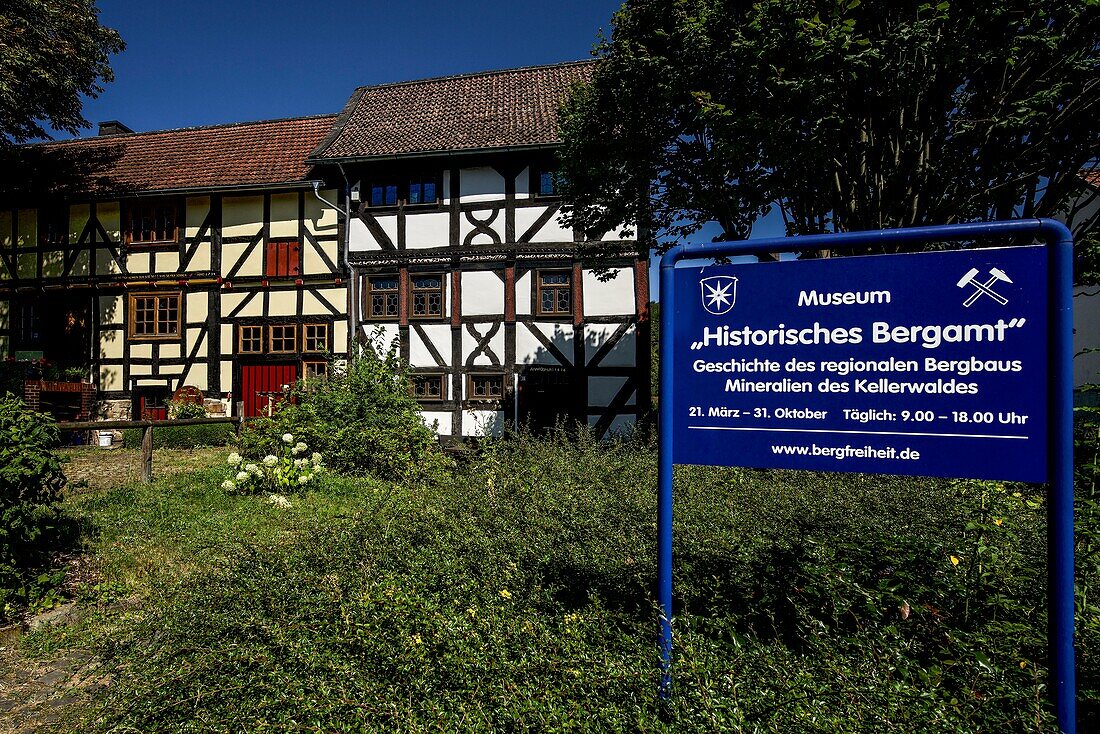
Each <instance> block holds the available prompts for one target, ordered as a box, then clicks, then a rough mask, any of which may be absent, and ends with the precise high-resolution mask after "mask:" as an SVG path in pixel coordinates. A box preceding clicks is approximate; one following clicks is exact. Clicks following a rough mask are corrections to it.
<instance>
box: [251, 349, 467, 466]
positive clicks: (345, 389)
mask: <svg viewBox="0 0 1100 734" xmlns="http://www.w3.org/2000/svg"><path fill="white" fill-rule="evenodd" d="M330 373H331V376H330V377H328V378H327V379H325V380H311V381H308V382H304V383H300V384H299V385H298V386H297V387H296V388H295V389H294V390H293V392H292V393H291V395H290V399H289V400H287V401H284V402H283V403H282V404H281V405H280V406H279V408H278V410H276V411H275V414H274V415H273V416H272V417H270V418H261V419H258V420H255V421H249V422H248V423H246V424H245V425H244V426H243V427H242V429H241V438H240V449H241V453H242V454H244V455H245V456H247V457H249V458H252V459H261V458H263V457H264V456H266V455H267V454H271V453H274V452H276V451H277V450H279V447H280V445H281V442H282V436H283V434H286V433H290V434H293V435H294V436H297V437H298V438H299V439H300V440H302V441H305V442H306V443H307V444H309V445H310V446H311V447H313V448H314V449H316V450H317V451H320V452H321V453H322V454H323V455H324V457H325V462H326V463H327V465H328V466H329V467H331V468H332V469H333V470H335V471H339V472H343V473H346V474H371V475H373V476H375V477H379V478H383V479H393V480H412V479H422V478H426V477H437V476H439V475H440V474H441V472H442V471H443V470H444V469H446V467H448V466H449V464H450V462H449V461H448V460H447V459H446V457H444V456H443V454H442V452H441V451H440V450H439V445H438V442H437V440H436V437H435V433H434V432H433V431H432V430H431V429H429V428H428V427H427V426H425V425H424V422H423V420H422V419H421V417H420V414H419V412H418V411H419V405H418V404H417V402H416V401H415V400H413V398H412V397H410V396H409V383H408V378H407V376H406V369H405V366H404V365H403V364H402V363H401V360H400V359H399V358H398V356H397V354H396V349H395V346H391V347H390V348H389V349H384V348H383V346H382V343H381V336H380V335H377V334H376V335H375V337H374V338H373V340H372V342H371V343H370V344H368V345H366V346H365V347H364V348H363V349H362V354H361V355H360V356H359V357H357V358H355V359H353V360H351V361H350V362H349V363H348V365H347V367H346V368H344V369H341V370H330Z"/></svg>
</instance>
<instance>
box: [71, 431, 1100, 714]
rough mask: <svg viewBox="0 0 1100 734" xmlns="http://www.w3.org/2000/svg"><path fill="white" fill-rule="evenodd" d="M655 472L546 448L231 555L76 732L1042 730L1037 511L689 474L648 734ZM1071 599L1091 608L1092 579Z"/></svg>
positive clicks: (1037, 501) (145, 631) (497, 457)
mask: <svg viewBox="0 0 1100 734" xmlns="http://www.w3.org/2000/svg"><path fill="white" fill-rule="evenodd" d="M655 474H656V455H655V452H653V451H652V449H651V448H650V447H647V446H645V445H639V444H637V443H630V442H626V441H621V442H609V443H600V442H597V441H595V440H594V439H593V438H592V436H591V435H589V434H585V433H584V432H581V433H580V434H579V435H578V436H577V437H575V438H570V437H569V436H568V435H567V433H566V432H565V431H561V430H559V431H555V432H552V433H551V434H550V435H549V436H547V437H545V438H542V439H539V440H532V439H529V438H528V437H525V436H520V437H518V438H510V439H508V440H502V441H496V442H491V443H490V444H489V446H488V448H487V449H486V451H485V453H484V455H483V456H482V457H481V458H480V459H479V460H477V461H474V462H472V463H470V464H469V465H466V466H464V467H463V468H462V470H461V471H459V472H456V473H455V475H454V476H453V478H452V479H450V480H449V481H441V482H438V483H434V484H431V485H428V486H425V487H419V488H417V490H416V491H408V490H407V489H406V488H404V487H400V486H396V487H393V488H392V489H391V490H390V491H389V492H385V491H379V484H378V483H370V484H367V483H363V485H362V486H361V487H360V497H361V499H360V500H359V504H358V507H359V508H360V513H359V514H358V515H357V516H355V517H351V518H346V519H343V520H337V519H333V518H327V519H325V520H323V521H319V522H317V523H315V524H309V523H308V522H304V523H303V524H302V526H301V527H300V529H299V532H298V533H297V534H291V533H285V534H283V535H282V536H281V539H280V540H279V541H278V542H273V543H269V544H262V545H252V546H244V548H243V550H242V545H241V544H240V542H239V540H238V539H237V538H233V539H232V540H231V541H227V542H229V543H230V545H229V546H228V548H227V549H225V550H224V551H223V553H224V554H225V556H224V558H223V557H221V556H219V557H218V558H217V559H215V560H214V562H212V563H211V564H210V567H209V568H208V570H206V571H205V572H204V573H203V574H202V575H201V577H199V578H195V577H192V578H189V579H188V580H187V582H186V583H185V584H181V585H180V587H179V588H177V589H176V590H175V591H174V593H173V594H171V595H170V596H169V598H168V599H167V600H166V601H165V603H164V604H163V606H160V607H157V608H155V609H151V610H150V613H149V615H148V616H147V617H146V618H145V619H144V621H143V622H142V623H141V624H142V626H139V627H137V628H135V629H133V630H131V634H130V635H129V636H128V637H125V638H123V637H119V636H112V645H114V644H115V643H117V644H118V646H117V647H113V646H112V647H111V648H110V649H111V651H113V652H114V654H115V655H116V657H114V658H113V659H112V661H111V664H112V667H113V669H114V670H116V671H118V678H117V679H116V682H115V684H113V685H112V686H111V688H110V689H109V692H108V698H107V700H106V701H105V704H104V707H103V708H102V709H97V711H96V713H95V716H96V717H97V720H96V721H95V723H94V725H89V726H88V727H87V728H89V729H94V730H95V731H104V732H106V731H120V730H137V731H149V730H171V731H198V730H200V729H217V730H270V731H363V730H375V731H396V732H410V731H440V730H443V731H495V730H499V729H500V728H501V727H502V726H504V727H505V728H508V729H515V730H539V731H677V732H696V731H697V732H712V731H759V732H823V733H824V732H875V733H876V734H877V733H878V732H910V731H930V732H943V733H944V734H946V733H947V732H975V733H976V732H991V731H997V732H1037V731H1040V732H1043V731H1051V732H1053V730H1054V727H1053V723H1052V716H1051V712H1050V707H1049V704H1048V703H1046V701H1045V699H1044V697H1045V695H1046V688H1045V676H1046V671H1045V669H1044V667H1043V660H1044V650H1045V619H1044V617H1043V609H1044V607H1045V604H1044V599H1043V582H1042V579H1043V574H1044V566H1045V544H1044V529H1045V526H1044V512H1045V504H1044V501H1043V496H1042V493H1041V492H1039V491H1037V490H1036V489H1035V488H1033V487H1028V486H1026V485H1006V484H999V483H978V482H962V481H944V480H936V479H914V478H902V477H880V476H863V475H839V474H823V473H812V474H811V473H805V472H773V471H747V470H730V469H713V468H688V467H685V468H681V469H678V470H677V497H676V513H677V514H676V518H675V522H676V535H675V538H676V548H675V554H676V555H675V558H676V592H677V598H676V610H677V618H676V621H675V625H676V633H677V638H676V650H675V655H676V657H675V678H674V682H673V686H674V692H675V696H674V698H673V701H672V704H671V707H670V710H669V712H668V720H667V721H662V720H661V719H660V718H659V717H658V716H657V713H656V711H655V707H654V704H653V698H654V695H653V694H654V685H655V682H656V679H655V667H656V650H655V646H654V644H653V641H654V633H655V631H656V614H655V611H654V609H653V607H652V605H651V599H652V584H653V580H654V578H655V575H656V557H655V556H656V554H655V548H654V541H655V526H654V521H655V504H656V503H655V493H654V477H655ZM336 481H337V483H339V482H341V481H344V482H347V481H352V480H340V479H338V480H336ZM356 481H358V480H356ZM364 490H367V491H364ZM300 522H301V521H300ZM1079 537H1080V538H1081V539H1091V542H1096V539H1097V538H1100V523H1098V522H1097V518H1095V517H1092V518H1091V519H1090V518H1084V517H1082V519H1081V522H1080V524H1079ZM1079 578H1080V582H1081V589H1082V591H1081V594H1082V596H1083V597H1087V596H1088V594H1089V591H1090V590H1095V588H1096V584H1097V581H1098V579H1097V576H1096V575H1095V574H1093V573H1091V572H1084V573H1082V574H1081V575H1080V577H1079ZM1094 614H1095V613H1094V612H1090V611H1089V607H1088V605H1083V606H1082V615H1083V616H1082V618H1081V619H1080V620H1079V622H1080V626H1079V630H1080V632H1079V638H1078V639H1079V644H1080V649H1081V650H1082V653H1083V654H1082V658H1081V667H1080V668H1079V673H1078V676H1079V685H1080V693H1081V700H1082V704H1083V709H1084V711H1083V719H1082V725H1083V727H1084V728H1083V730H1087V726H1088V725H1089V724H1095V712H1092V713H1090V712H1089V710H1088V704H1087V702H1088V701H1089V700H1090V699H1091V700H1096V692H1097V687H1098V686H1097V683H1098V681H1100V668H1098V666H1097V665H1096V658H1095V657H1094V656H1090V655H1089V654H1088V651H1089V650H1095V649H1096V644H1097V637H1098V636H1100V625H1098V624H1097V623H1096V618H1095V616H1092V617H1091V618H1090V617H1089V616H1088V615H1094ZM1090 619H1091V621H1090ZM1090 716H1091V717H1093V718H1091V719H1090V718H1088V717H1090Z"/></svg>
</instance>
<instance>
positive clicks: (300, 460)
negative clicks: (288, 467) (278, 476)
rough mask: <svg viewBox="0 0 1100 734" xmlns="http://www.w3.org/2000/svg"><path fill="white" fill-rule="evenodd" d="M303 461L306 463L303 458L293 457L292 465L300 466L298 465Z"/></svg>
mask: <svg viewBox="0 0 1100 734" xmlns="http://www.w3.org/2000/svg"><path fill="white" fill-rule="evenodd" d="M304 463H306V460H305V459H295V460H294V466H298V467H300V466H301V465H302V464H304Z"/></svg>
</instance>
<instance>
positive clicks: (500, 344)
mask: <svg viewBox="0 0 1100 734" xmlns="http://www.w3.org/2000/svg"><path fill="white" fill-rule="evenodd" d="M474 328H475V329H476V330H477V331H478V333H481V334H484V333H485V332H486V330H488V329H491V328H492V326H491V325H490V324H474ZM477 343H478V339H476V338H474V336H473V335H472V334H470V332H469V331H467V330H466V329H465V328H463V329H462V364H467V360H468V359H469V358H470V355H471V354H472V353H473V351H474V349H475V348H476V347H477ZM489 348H490V349H492V350H493V354H495V355H497V359H498V360H500V361H502V362H503V360H504V325H503V324H502V325H501V327H500V328H499V329H497V333H496V334H494V335H493V338H492V339H490V340H489ZM471 364H475V365H478V366H486V367H488V366H491V365H492V364H493V363H492V361H490V359H489V357H488V355H486V354H484V353H482V354H479V355H478V356H477V358H476V359H475V360H474V361H473V362H472V363H471Z"/></svg>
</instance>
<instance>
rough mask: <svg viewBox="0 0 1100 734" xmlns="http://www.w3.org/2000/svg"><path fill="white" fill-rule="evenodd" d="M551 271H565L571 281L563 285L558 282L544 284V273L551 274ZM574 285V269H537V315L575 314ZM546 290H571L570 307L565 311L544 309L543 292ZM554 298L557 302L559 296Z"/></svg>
mask: <svg viewBox="0 0 1100 734" xmlns="http://www.w3.org/2000/svg"><path fill="white" fill-rule="evenodd" d="M551 273H553V274H555V275H556V274H563V273H564V274H565V275H566V276H567V277H568V278H569V283H568V284H566V285H564V286H563V285H558V284H553V285H543V283H542V276H543V275H544V274H547V275H549V274H551ZM574 287H575V284H574V283H573V271H572V270H569V269H567V268H546V269H544V270H536V271H535V315H537V316H553V317H558V318H561V317H565V316H572V315H573V288H574ZM545 290H552V291H562V290H564V291H568V292H569V298H568V304H569V306H568V309H567V310H565V311H557V310H554V311H547V310H545V309H543V307H542V294H543V291H545ZM554 300H555V302H556V301H557V296H555V297H554Z"/></svg>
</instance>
